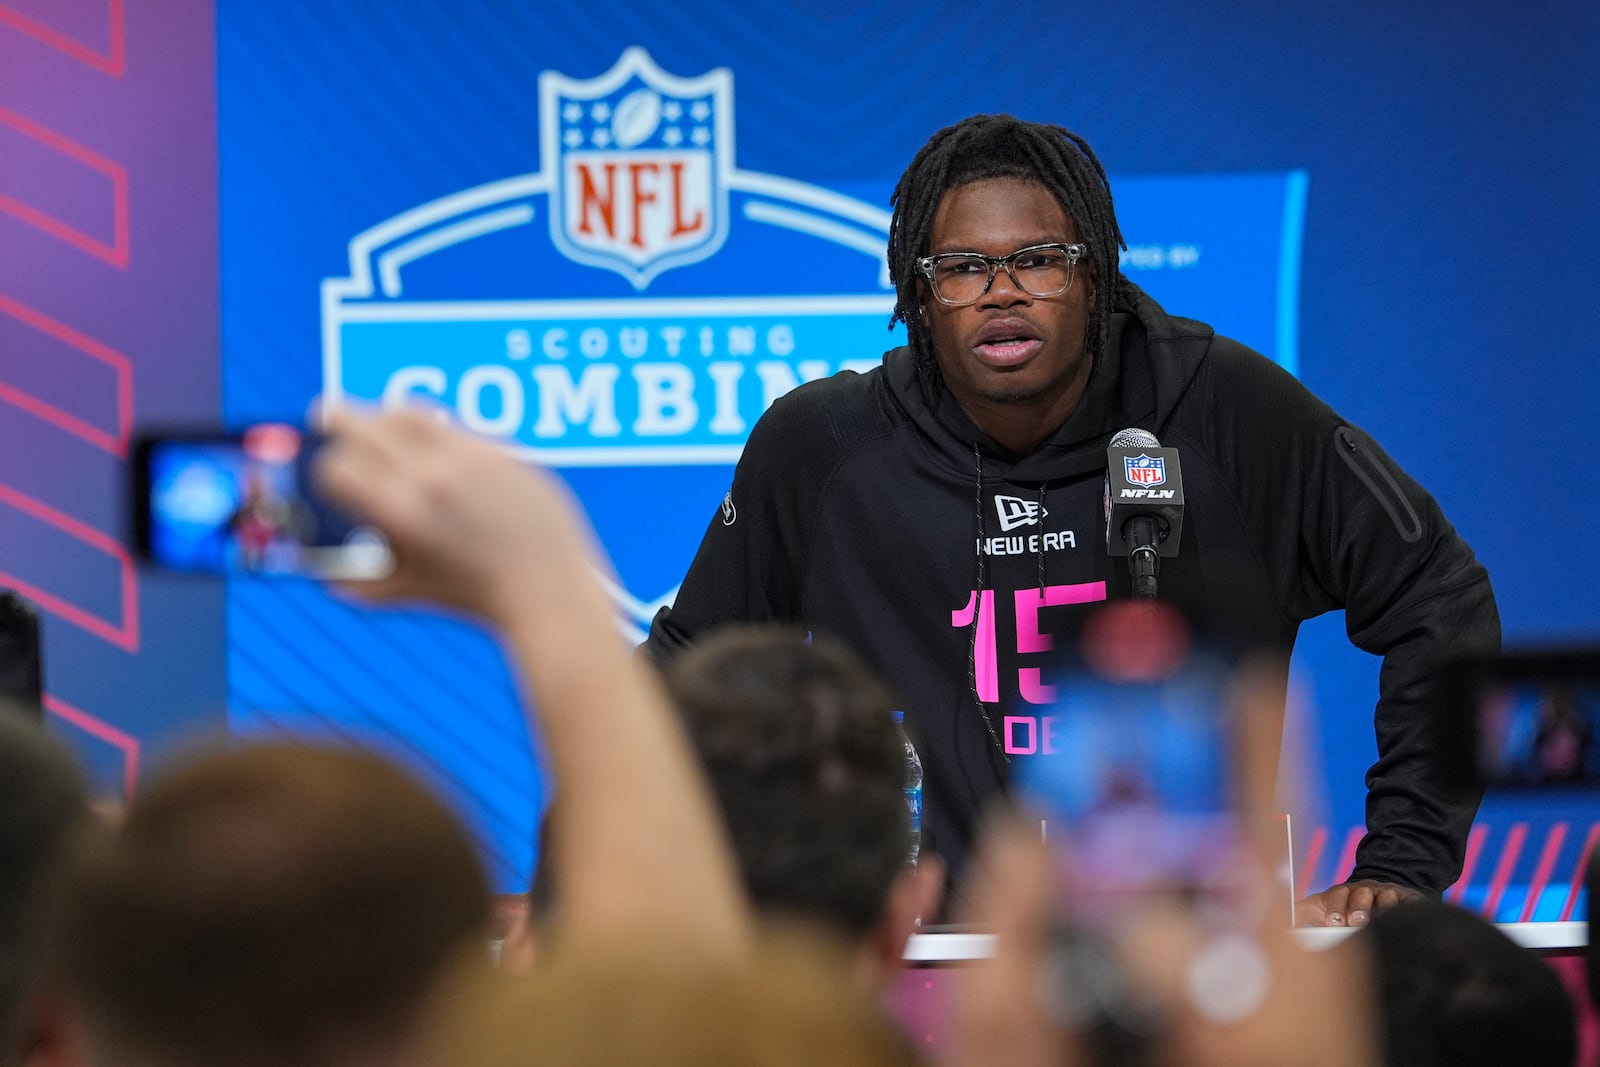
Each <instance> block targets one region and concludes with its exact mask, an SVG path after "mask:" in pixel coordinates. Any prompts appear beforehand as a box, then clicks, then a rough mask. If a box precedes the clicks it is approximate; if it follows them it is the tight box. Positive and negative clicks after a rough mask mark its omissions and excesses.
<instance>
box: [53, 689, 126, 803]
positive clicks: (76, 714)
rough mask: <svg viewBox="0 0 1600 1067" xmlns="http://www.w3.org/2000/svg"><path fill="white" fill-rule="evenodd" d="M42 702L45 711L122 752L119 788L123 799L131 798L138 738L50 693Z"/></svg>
mask: <svg viewBox="0 0 1600 1067" xmlns="http://www.w3.org/2000/svg"><path fill="white" fill-rule="evenodd" d="M44 706H45V710H46V711H48V712H50V714H52V715H54V716H56V717H57V718H59V719H61V720H62V721H63V722H67V723H71V724H72V725H73V726H75V727H77V728H78V729H80V730H82V731H83V732H84V733H86V734H88V735H89V736H91V737H94V738H97V739H99V740H101V741H104V742H105V743H106V744H108V745H110V746H112V747H113V748H116V749H119V750H120V751H121V752H122V791H123V795H124V797H125V798H126V799H128V800H132V799H133V790H134V787H135V786H136V785H137V784H138V782H139V753H140V746H139V739H138V738H137V737H133V736H131V735H129V734H125V733H123V732H122V731H121V730H119V729H117V728H116V727H115V726H112V725H111V724H110V723H108V722H106V721H105V720H104V719H100V718H97V717H96V716H94V715H90V714H89V713H88V712H87V711H83V710H81V709H79V708H75V707H73V706H72V705H71V704H68V703H67V702H66V701H65V700H61V699H59V698H57V697H54V696H51V695H49V694H46V695H45V698H44Z"/></svg>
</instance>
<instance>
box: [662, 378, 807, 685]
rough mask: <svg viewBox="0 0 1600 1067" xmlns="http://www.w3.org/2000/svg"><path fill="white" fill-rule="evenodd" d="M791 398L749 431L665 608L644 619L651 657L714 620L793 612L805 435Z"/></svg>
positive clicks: (801, 536) (799, 569)
mask: <svg viewBox="0 0 1600 1067" xmlns="http://www.w3.org/2000/svg"><path fill="white" fill-rule="evenodd" d="M793 396H794V394H791V397H786V398H784V399H782V400H780V401H779V402H778V403H777V404H776V405H774V406H773V408H772V409H771V410H769V411H768V412H767V413H766V415H764V416H763V417H762V418H761V419H760V420H759V421H758V422H757V423H756V425H755V427H754V428H753V429H752V430H751V433H750V440H749V442H748V443H747V444H746V445H745V449H744V452H743V454H742V455H741V456H740V459H739V464H738V466H737V467H735V468H734V473H733V486H732V488H731V489H729V491H728V495H727V496H726V497H724V498H723V501H722V505H721V507H719V508H718V509H717V511H716V513H715V514H713V515H712V517H711V522H710V524H709V525H708V526H707V527H706V534H705V537H704V539H702V540H701V542H700V548H699V549H698V550H697V551H696V553H695V557H694V562H693V563H691V564H690V566H689V573H688V574H687V575H686V576H685V577H684V580H683V584H682V585H681V586H680V587H679V589H678V595H677V597H676V598H675V600H674V602H673V605H672V607H670V608H662V609H661V610H660V611H659V612H657V613H656V616H655V618H654V619H653V620H652V621H651V623H650V633H649V636H648V637H646V639H645V643H644V645H643V646H642V647H643V648H644V649H645V650H646V651H647V652H648V653H649V654H650V655H651V656H652V657H653V658H654V659H655V661H656V662H657V663H665V662H666V661H667V660H669V659H671V658H672V657H673V656H674V655H676V654H677V653H678V652H679V651H681V650H683V649H684V648H686V647H688V646H689V645H690V644H693V643H694V642H695V641H697V640H698V639H699V638H701V637H702V636H704V635H705V634H707V633H709V632H710V631H712V630H714V629H716V628H717V627H718V626H722V625H725V624H728V623H733V622H781V621H789V620H795V619H798V618H799V616H800V587H801V578H802V576H803V575H804V573H805V557H806V537H805V530H804V523H803V522H802V521H801V518H800V513H801V511H802V508H803V505H802V504H801V501H802V500H803V499H804V498H805V497H806V496H807V495H808V494H806V493H805V492H804V491H803V488H802V486H803V483H804V482H805V481H806V480H807V479H806V468H805V466H804V457H805V456H807V454H808V451H810V450H809V449H808V445H807V441H808V438H809V437H810V436H811V435H810V434H809V433H808V431H807V422H808V420H807V419H806V418H805V417H804V410H803V408H801V407H800V406H799V405H797V404H796V403H795V402H794V401H793V400H792V399H791V398H792V397H793Z"/></svg>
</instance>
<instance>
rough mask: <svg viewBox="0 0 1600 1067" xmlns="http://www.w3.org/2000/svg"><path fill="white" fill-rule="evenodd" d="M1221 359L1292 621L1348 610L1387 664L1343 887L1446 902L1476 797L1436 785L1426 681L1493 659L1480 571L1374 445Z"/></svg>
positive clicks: (1260, 521)
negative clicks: (1466, 662) (1393, 889)
mask: <svg viewBox="0 0 1600 1067" xmlns="http://www.w3.org/2000/svg"><path fill="white" fill-rule="evenodd" d="M1225 363H1226V364H1228V365H1231V366H1232V367H1233V368H1234V369H1235V370H1236V371H1237V372H1238V373H1237V374H1233V373H1230V374H1229V375H1228V377H1229V379H1230V380H1229V382H1228V385H1227V392H1228V394H1229V401H1230V403H1229V406H1230V407H1234V408H1235V410H1240V411H1250V412H1253V413H1255V414H1253V415H1252V416H1251V418H1249V419H1240V420H1237V422H1238V423H1239V426H1238V427H1237V428H1236V429H1234V430H1232V431H1229V432H1230V433H1232V434H1235V435H1236V439H1235V440H1234V442H1233V443H1232V448H1231V452H1232V455H1233V457H1234V461H1235V462H1237V463H1238V464H1239V467H1240V468H1241V469H1240V480H1239V482H1240V486H1241V499H1240V505H1241V507H1242V508H1243V510H1245V511H1246V512H1247V513H1250V522H1251V524H1252V525H1253V526H1254V527H1255V528H1256V529H1257V530H1259V531H1262V537H1263V541H1262V545H1261V547H1262V552H1263V555H1264V558H1265V561H1266V562H1267V565H1268V567H1269V569H1270V570H1271V571H1272V573H1273V575H1274V584H1275V585H1276V586H1277V589H1278V596H1279V598H1280V603H1281V604H1283V606H1284V608H1285V610H1286V611H1287V612H1288V613H1289V614H1290V615H1291V616H1292V617H1293V618H1295V619H1308V618H1311V617H1312V616H1315V615H1318V614H1321V613H1322V612H1325V611H1329V610H1333V609H1336V608H1343V609H1344V611H1345V625H1346V630H1347V632H1348V633H1349V636H1350V641H1351V643H1352V644H1354V645H1355V646H1356V647H1357V648H1360V649H1362V650H1364V651H1366V652H1370V653H1372V654H1374V655H1378V656H1382V657H1383V665H1382V668H1381V670H1380V672H1379V676H1378V702H1377V707H1376V710H1375V713H1374V726H1375V728H1376V734H1377V748H1378V760H1377V762H1376V763H1374V764H1373V765H1372V767H1371V768H1370V769H1369V770H1368V772H1367V778H1366V784H1367V806H1366V815H1367V834H1366V837H1365V838H1364V839H1363V841H1362V842H1361V845H1360V847H1359V849H1358V850H1357V853H1356V866H1355V869H1354V871H1353V873H1352V874H1351V878H1352V879H1361V878H1372V879H1378V880H1381V881H1387V882H1395V883H1398V884H1401V885H1407V886H1411V887H1413V888H1417V889H1423V890H1428V891H1431V892H1440V891H1442V890H1443V889H1444V888H1445V887H1446V886H1448V885H1449V884H1450V883H1451V882H1453V881H1454V880H1455V879H1456V877H1457V876H1458V875H1459V874H1460V871H1461V864H1462V860H1463V858H1464V855H1465V849H1466V839H1467V833H1468V830H1469V829H1470V827H1471V824H1472V819H1473V816H1474V815H1475V814H1476V812H1477V808H1478V802H1479V800H1480V799H1481V792H1480V791H1475V790H1463V789H1460V788H1456V787H1454V786H1452V785H1451V784H1449V782H1448V780H1447V779H1446V778H1445V776H1444V775H1443V774H1442V773H1441V768H1440V766H1439V744H1438V740H1437V738H1438V735H1439V734H1440V733H1441V732H1442V730H1443V728H1444V725H1445V724H1441V723H1438V722H1437V721H1436V719H1435V715H1436V714H1439V711H1438V709H1436V707H1435V704H1434V702H1433V697H1432V692H1433V690H1432V685H1433V683H1434V682H1435V680H1436V676H1437V672H1438V670H1439V669H1440V668H1441V666H1442V665H1443V664H1444V663H1446V662H1447V661H1449V660H1450V659H1451V658H1452V657H1455V656H1458V655H1461V654H1464V653H1467V652H1482V651H1492V650H1496V649H1498V648H1499V646H1500V616H1499V613H1498V611H1497V609H1496V607H1495V601H1494V593H1493V592H1492V590H1491V588H1490V585H1489V576H1488V573H1487V571H1485V569H1484V567H1483V565H1482V564H1481V563H1479V562H1478V560H1477V558H1476V557H1475V556H1474V555H1473V552H1472V549H1471V548H1470V547H1469V546H1468V545H1467V543H1466V542H1465V541H1463V540H1462V539H1461V537H1460V536H1459V535H1457V533H1456V531H1455V529H1454V528H1453V527H1452V526H1451V525H1450V523H1449V522H1448V521H1447V520H1446V519H1445V517H1444V514H1443V513H1442V512H1441V511H1440V509H1439V505H1438V504H1437V503H1436V502H1435V501H1434V499H1433V497H1432V496H1430V495H1429V494H1428V492H1427V491H1426V490H1424V489H1423V488H1422V487H1421V486H1420V485H1418V484H1417V483H1416V482H1415V481H1414V480H1412V479H1411V478H1410V477H1409V476H1408V475H1407V474H1406V473H1405V471H1403V470H1401V469H1400V467H1399V465H1398V464H1396V463H1395V462H1394V460H1392V459H1391V458H1390V457H1389V456H1388V455H1387V454H1385V453H1384V451H1383V450H1382V449H1381V448H1380V447H1378V445H1377V443H1376V442H1375V441H1373V439H1372V438H1371V437H1369V436H1368V435H1367V434H1365V433H1364V432H1362V431H1361V430H1359V429H1356V428H1355V427H1353V426H1350V425H1348V424H1346V423H1345V422H1344V421H1343V420H1342V419H1341V418H1340V417H1339V416H1338V414H1337V413H1335V412H1334V411H1333V410H1332V409H1330V408H1329V407H1328V406H1327V405H1326V404H1324V403H1322V402H1321V401H1320V400H1318V399H1317V398H1316V397H1315V396H1313V395H1312V394H1311V393H1310V392H1309V391H1307V390H1306V389H1305V387H1304V386H1302V385H1301V384H1300V383H1299V382H1298V381H1296V380H1295V379H1294V378H1293V377H1291V376H1290V375H1289V374H1288V373H1287V372H1285V371H1283V370H1282V369H1281V368H1279V367H1277V366H1276V365H1275V364H1273V363H1272V362H1271V361H1270V360H1267V359H1265V358H1264V357H1260V356H1257V355H1255V354H1254V353H1248V352H1237V353H1233V354H1231V355H1228V356H1226V357H1225ZM1215 388H1216V390H1217V391H1216V394H1214V395H1217V396H1218V399H1219V402H1220V394H1221V393H1222V389H1221V387H1215Z"/></svg>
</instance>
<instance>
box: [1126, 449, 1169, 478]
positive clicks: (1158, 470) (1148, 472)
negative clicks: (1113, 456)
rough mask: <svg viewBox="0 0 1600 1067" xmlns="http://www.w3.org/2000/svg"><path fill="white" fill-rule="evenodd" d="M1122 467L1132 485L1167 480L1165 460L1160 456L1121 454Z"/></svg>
mask: <svg viewBox="0 0 1600 1067" xmlns="http://www.w3.org/2000/svg"><path fill="white" fill-rule="evenodd" d="M1122 469H1123V470H1124V471H1125V472H1126V473H1127V475H1128V481H1130V482H1132V483H1133V484H1134V485H1146V486H1149V485H1160V484H1161V483H1162V482H1164V481H1166V480H1167V461H1166V460H1165V459H1163V458H1162V457H1161V456H1146V455H1144V454H1142V453H1141V454H1140V455H1137V456H1123V457H1122Z"/></svg>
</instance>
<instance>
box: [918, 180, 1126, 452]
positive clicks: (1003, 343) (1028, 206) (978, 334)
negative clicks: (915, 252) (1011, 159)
mask: <svg viewBox="0 0 1600 1067" xmlns="http://www.w3.org/2000/svg"><path fill="white" fill-rule="evenodd" d="M1077 240H1078V230H1077V227H1076V226H1074V225H1073V223H1072V220H1071V219H1070V218H1068V217H1067V213H1066V211H1065V210H1063V208H1062V207H1061V204H1060V203H1059V202H1058V201H1057V200H1056V198H1055V196H1054V195H1053V194H1052V193H1051V192H1050V190H1049V189H1047V188H1045V187H1044V186H1043V185H1040V184H1039V183H1038V182H1033V181H1026V180H1022V179H1017V178H996V179H991V180H986V181H978V182H972V183H971V184H968V185H958V186H956V187H955V188H953V189H951V190H950V191H949V192H947V193H945V194H944V199H942V200H941V201H939V208H938V210H937V211H936V212H935V213H934V216H933V225H932V227H931V228H930V230H929V231H928V250H927V253H926V254H927V255H930V256H931V255H939V254H940V253H943V252H981V253H983V254H984V255H990V256H1004V255H1009V254H1010V253H1012V252H1015V251H1017V250H1018V249H1019V248H1027V247H1028V246H1030V245H1038V244H1048V243H1050V242H1057V241H1059V242H1064V243H1067V244H1075V243H1076V242H1077ZM1092 275H1093V267H1091V266H1090V264H1089V262H1088V260H1087V258H1085V259H1083V260H1080V261H1079V263H1078V265H1077V269H1076V270H1074V271H1073V277H1072V284H1071V285H1070V286H1068V287H1067V290H1066V291H1065V292H1063V293H1060V294H1058V295H1056V296H1050V297H1037V296H1031V295H1029V294H1028V293H1027V292H1026V291H1024V290H1023V289H1021V288H1019V287H1018V286H1017V284H1016V283H1015V282H1013V281H1012V280H1011V276H1010V275H1009V274H1008V273H1007V272H1006V271H1005V269H1004V268H1001V269H999V270H997V271H996V272H995V276H994V284H993V285H991V286H990V287H989V291H988V292H987V293H985V294H984V295H983V296H982V297H980V298H979V299H978V301H977V302H976V303H974V304H968V305H967V306H965V307H950V306H949V305H947V304H944V303H941V302H940V301H939V299H938V298H937V297H935V296H934V295H933V292H932V290H931V289H930V288H929V287H928V283H927V281H926V280H924V281H923V283H922V294H923V300H922V308H923V321H924V322H925V323H926V325H927V327H928V333H929V335H930V336H931V338H932V340H933V351H934V353H935V355H936V356H937V357H938V360H939V369H940V371H941V372H942V373H943V375H944V380H945V384H946V385H947V386H948V387H949V389H950V391H951V393H953V394H954V395H955V398H956V400H957V401H959V402H960V403H961V405H962V407H963V408H965V409H966V410H967V412H968V413H969V414H971V415H973V416H974V417H975V418H977V419H978V421H979V422H980V424H981V423H982V422H983V421H984V417H983V416H984V414H989V415H995V414H998V415H1002V416H1003V415H1004V408H1003V407H999V406H1000V405H1011V404H1018V405H1027V406H1029V407H1030V408H1034V409H1036V410H1040V411H1048V412H1050V413H1051V414H1052V415H1053V414H1056V413H1057V412H1056V411H1055V409H1056V408H1064V410H1060V411H1059V415H1060V418H1061V419H1062V420H1065V419H1066V417H1067V415H1069V414H1071V408H1072V407H1073V406H1075V405H1076V403H1077V398H1078V396H1079V395H1081V392H1082V387H1083V383H1084V382H1086V381H1087V380H1088V376H1089V360H1088V357H1087V356H1086V355H1085V353H1084V337H1085V332H1086V329H1087V325H1088V321H1089V308H1090V306H1091V304H1092V301H1093V293H1094V279H1093V277H1092ZM997 409H998V410H997ZM986 428H987V427H986ZM991 432H992V431H991Z"/></svg>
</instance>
